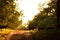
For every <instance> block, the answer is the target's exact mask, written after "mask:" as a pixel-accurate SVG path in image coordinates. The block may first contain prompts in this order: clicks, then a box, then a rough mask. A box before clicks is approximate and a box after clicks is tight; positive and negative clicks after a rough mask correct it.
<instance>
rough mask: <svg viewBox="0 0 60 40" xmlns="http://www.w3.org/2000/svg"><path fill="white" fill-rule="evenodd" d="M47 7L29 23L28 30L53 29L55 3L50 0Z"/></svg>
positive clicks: (55, 21) (55, 18) (54, 25)
mask: <svg viewBox="0 0 60 40" xmlns="http://www.w3.org/2000/svg"><path fill="white" fill-rule="evenodd" d="M48 5H49V7H48V8H44V9H43V11H40V13H39V14H37V15H36V16H35V17H34V19H33V20H32V21H30V22H29V25H28V28H29V29H34V28H38V29H39V28H47V27H54V28H56V25H57V15H56V1H54V0H51V3H48Z"/></svg>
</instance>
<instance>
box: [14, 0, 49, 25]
mask: <svg viewBox="0 0 60 40" xmlns="http://www.w3.org/2000/svg"><path fill="white" fill-rule="evenodd" d="M14 2H15V3H16V10H17V11H18V12H20V10H23V15H24V17H22V21H23V23H22V25H24V24H27V23H28V20H32V19H33V18H34V16H35V15H36V14H38V13H39V12H40V11H39V10H38V6H39V5H38V4H39V3H40V4H41V5H43V4H44V3H45V5H44V6H43V7H44V8H47V7H48V5H47V4H48V3H49V2H50V0H15V1H14ZM19 19H20V18H19Z"/></svg>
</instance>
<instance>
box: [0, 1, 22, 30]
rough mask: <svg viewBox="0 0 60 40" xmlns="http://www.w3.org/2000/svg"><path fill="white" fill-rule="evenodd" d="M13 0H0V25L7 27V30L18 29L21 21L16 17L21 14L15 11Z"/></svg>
mask: <svg viewBox="0 0 60 40" xmlns="http://www.w3.org/2000/svg"><path fill="white" fill-rule="evenodd" d="M13 1H14V0H0V25H8V28H12V29H14V28H16V27H18V26H19V25H20V24H21V23H22V21H21V20H20V21H19V19H18V17H19V16H20V15H21V14H22V13H21V12H20V13H19V12H17V11H16V10H15V6H16V5H14V2H13Z"/></svg>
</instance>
